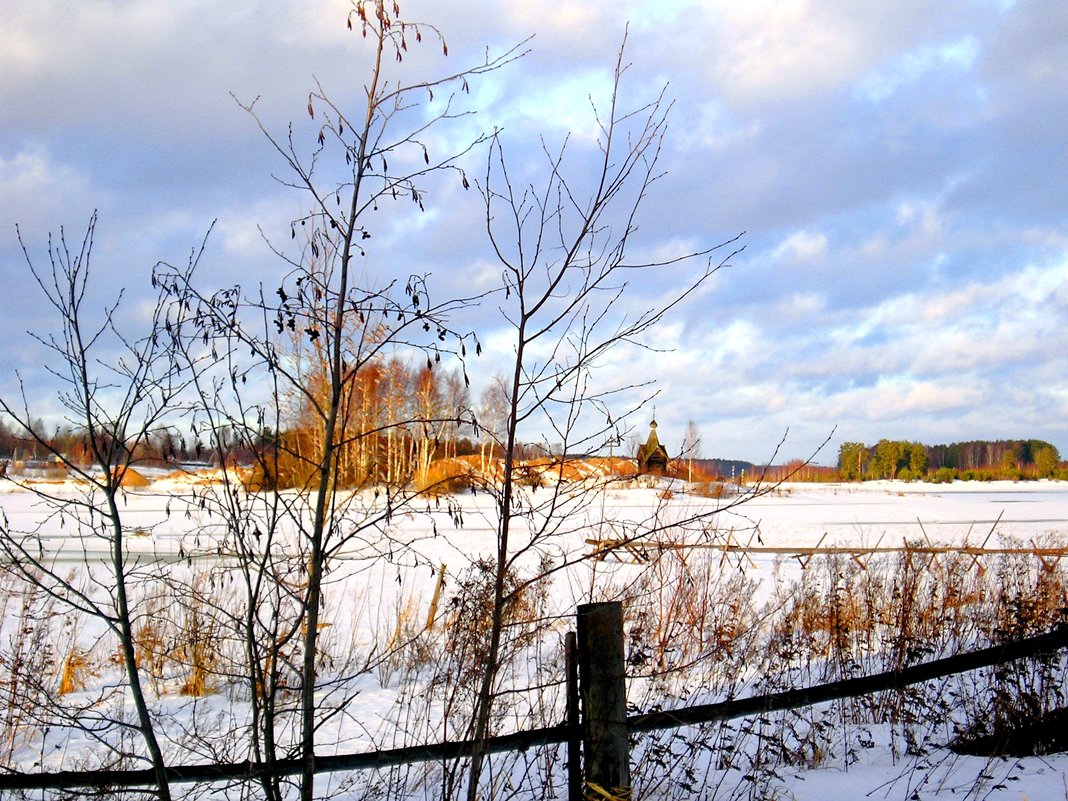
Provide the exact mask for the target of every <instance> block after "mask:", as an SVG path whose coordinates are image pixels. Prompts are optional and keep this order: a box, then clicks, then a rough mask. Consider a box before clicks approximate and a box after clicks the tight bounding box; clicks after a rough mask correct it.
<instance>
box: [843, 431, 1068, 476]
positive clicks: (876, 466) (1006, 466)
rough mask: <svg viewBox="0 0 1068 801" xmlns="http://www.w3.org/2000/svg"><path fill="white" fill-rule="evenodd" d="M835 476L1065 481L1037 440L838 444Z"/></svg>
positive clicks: (1053, 455) (1053, 452)
mask: <svg viewBox="0 0 1068 801" xmlns="http://www.w3.org/2000/svg"><path fill="white" fill-rule="evenodd" d="M837 472H838V478H839V479H840V480H842V481H865V480H874V479H890V478H896V479H899V480H902V481H935V482H949V481H955V480H957V479H960V480H962V481H993V480H1012V481H1018V480H1020V479H1039V478H1060V479H1068V465H1065V464H1063V463H1062V462H1061V457H1060V453H1059V452H1058V451H1057V448H1056V447H1055V446H1053V445H1051V444H1050V443H1048V442H1046V441H1045V440H1040V439H1007V440H972V441H970V442H954V443H952V444H950V445H926V444H924V443H921V442H908V441H904V440H889V439H881V440H879V442H877V443H876V444H875V445H866V444H865V443H863V442H844V443H842V445H841V447H840V448H839V449H838V471H837Z"/></svg>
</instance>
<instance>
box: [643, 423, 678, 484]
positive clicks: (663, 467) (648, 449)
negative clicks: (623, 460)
mask: <svg viewBox="0 0 1068 801" xmlns="http://www.w3.org/2000/svg"><path fill="white" fill-rule="evenodd" d="M636 458H637V460H638V472H639V473H655V474H657V475H664V474H665V473H666V472H667V466H668V461H669V460H670V457H669V456H668V452H667V448H665V447H664V446H663V445H661V444H660V437H658V436H657V434H656V417H655V416H654V417H653V421H652V422H651V423H650V424H649V438H648V439H647V440H645V444H644V445H639V446H638V453H637V456H636Z"/></svg>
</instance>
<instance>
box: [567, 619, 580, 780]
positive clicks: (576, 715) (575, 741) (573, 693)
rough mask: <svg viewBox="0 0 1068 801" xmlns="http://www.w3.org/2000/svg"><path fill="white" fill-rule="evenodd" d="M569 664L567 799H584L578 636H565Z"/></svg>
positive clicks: (572, 633) (568, 634)
mask: <svg viewBox="0 0 1068 801" xmlns="http://www.w3.org/2000/svg"><path fill="white" fill-rule="evenodd" d="M564 660H565V662H566V665H567V801H582V713H581V711H580V706H579V679H578V637H576V636H575V632H573V631H569V632H568V633H567V636H566V637H565V638H564Z"/></svg>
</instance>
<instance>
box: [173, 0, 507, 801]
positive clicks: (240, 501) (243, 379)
mask: <svg viewBox="0 0 1068 801" xmlns="http://www.w3.org/2000/svg"><path fill="white" fill-rule="evenodd" d="M399 14H400V12H399V8H398V7H397V4H396V3H386V2H382V0H356V2H354V3H353V7H352V11H351V12H350V14H349V20H348V24H349V27H350V28H352V29H354V30H356V31H358V32H359V33H360V34H361V35H362V36H363V37H364V38H365V39H366V40H367V41H368V42H369V43H370V46H371V66H370V69H369V72H368V75H367V81H366V83H365V85H364V94H363V101H362V102H360V103H358V104H356V107H354V108H349V107H346V106H344V105H343V104H340V103H336V102H335V101H334V100H333V99H332V97H331V95H330V94H329V93H328V92H327V91H326V90H325V89H324V88H323V87H322V86H321V85H320V86H317V88H316V89H315V90H314V91H312V92H311V93H310V95H309V98H308V106H307V112H308V114H309V115H310V117H311V118H312V119H313V120H315V121H316V122H317V123H318V130H317V131H316V133H315V139H314V140H313V142H314V143H313V144H312V145H311V146H310V147H306V146H305V144H304V143H302V142H300V141H298V139H297V137H295V135H294V134H293V133H292V129H291V130H290V133H289V134H288V135H286V136H283V137H279V136H276V135H275V134H273V133H272V132H270V131H269V130H268V129H267V127H266V125H265V124H264V123H263V122H262V121H261V120H260V118H259V116H258V115H257V112H256V108H255V103H250V104H243V108H244V109H245V110H246V111H247V112H248V113H249V114H250V115H251V116H252V118H253V119H254V120H255V122H256V124H257V125H258V126H259V128H260V129H261V131H262V132H263V134H264V136H265V137H266V139H267V141H268V143H269V144H270V145H271V147H273V148H274V150H275V151H276V153H277V154H278V155H279V156H280V157H281V159H282V161H283V162H284V164H285V165H286V167H287V168H288V172H287V174H286V177H285V178H283V179H282V180H283V182H284V183H286V184H287V185H289V186H291V187H293V188H294V189H296V190H297V191H298V192H299V193H300V194H301V196H302V201H303V203H304V204H305V205H306V207H307V208H308V209H309V211H308V212H307V213H306V214H305V215H304V216H302V217H301V218H299V219H297V220H295V221H294V223H293V227H292V229H293V230H292V238H291V241H293V242H294V243H296V244H297V249H296V251H295V252H294V251H293V250H292V249H291V248H290V249H288V250H287V249H285V248H283V247H282V246H281V245H279V244H276V243H270V244H271V247H272V249H273V250H274V252H275V253H276V254H277V255H278V256H279V257H280V258H281V259H282V261H283V263H285V264H286V265H288V269H289V273H288V275H287V278H286V280H285V281H284V282H283V284H282V285H281V286H279V287H277V289H276V290H275V291H274V292H267V291H264V290H262V289H261V290H259V291H258V292H256V291H253V292H251V293H247V294H246V293H245V292H243V291H242V290H241V289H240V288H236V287H235V288H233V289H230V290H226V291H223V292H218V293H214V294H212V295H205V294H202V293H200V292H199V291H198V290H197V288H196V286H195V285H194V284H193V283H192V281H190V280H186V279H185V278H184V275H183V274H174V275H171V276H168V277H167V278H166V279H165V280H166V283H167V285H168V286H169V287H170V289H171V291H172V292H173V293H174V295H175V297H177V298H178V299H179V300H180V305H181V307H182V308H190V309H192V310H193V311H192V319H191V329H190V331H189V333H190V334H191V336H189V337H188V338H187V339H186V340H185V345H184V350H183V352H184V353H185V355H186V357H187V359H188V361H189V363H190V365H192V364H193V362H194V361H195V360H196V358H197V353H198V349H199V348H203V347H207V346H210V347H212V348H215V349H216V350H217V352H218V353H219V354H222V356H221V358H220V359H219V360H217V362H216V363H215V364H212V365H210V366H209V367H208V368H207V369H202V370H200V371H198V372H197V377H196V379H195V383H196V387H197V389H198V392H199V398H198V400H197V402H196V404H195V405H196V409H197V413H196V417H197V422H198V424H199V425H200V426H201V429H200V430H201V432H203V433H205V434H206V435H207V436H213V435H214V433H215V432H217V431H218V430H219V428H220V427H227V426H236V427H238V428H240V429H242V431H243V433H242V435H241V438H242V440H243V441H244V442H245V443H246V444H247V445H249V446H258V450H257V453H258V454H259V455H258V457H257V461H258V473H259V475H261V476H262V479H263V487H265V488H268V489H275V488H277V487H278V486H279V485H280V482H281V481H282V480H283V479H284V478H285V476H284V475H283V472H284V471H283V470H282V465H283V464H289V465H293V466H294V471H293V472H294V473H295V477H296V480H295V482H294V484H295V486H296V487H297V488H298V489H300V490H302V492H301V493H299V494H298V495H297V496H296V498H286V499H284V500H283V499H281V498H280V497H279V496H278V494H277V493H274V494H268V495H265V496H264V498H263V499H262V500H259V501H250V500H249V499H248V497H247V496H246V495H244V494H243V493H242V490H243V489H244V488H243V487H240V486H236V485H227V487H226V488H225V491H224V493H223V495H222V496H220V498H219V499H218V501H217V502H216V505H217V508H218V509H219V511H220V512H221V513H222V514H224V515H225V516H226V519H227V520H229V521H230V524H229V527H230V536H231V537H232V539H233V547H234V549H235V550H236V551H237V552H238V553H239V554H240V555H241V563H242V573H243V578H242V581H243V584H244V587H245V595H246V598H245V605H246V612H245V620H244V621H243V623H242V625H243V626H244V628H245V633H244V638H245V641H246V649H247V659H248V663H249V664H248V675H247V676H246V681H247V682H248V683H249V686H250V688H251V692H252V695H253V697H254V698H258V699H260V701H259V703H260V709H259V711H258V712H257V713H256V714H255V715H254V717H255V720H254V722H253V726H254V727H255V728H257V729H258V734H256V735H255V736H254V738H253V739H254V750H255V753H254V758H255V759H256V760H257V761H258V762H260V763H261V764H263V765H265V766H266V767H267V770H266V771H264V774H263V775H266V776H270V774H271V771H270V765H271V764H272V763H273V762H274V761H275V760H277V759H278V758H280V757H283V756H288V755H290V754H294V753H295V755H297V756H299V758H300V760H301V763H302V772H301V775H300V778H299V783H300V794H301V798H302V799H311V798H312V796H313V789H314V781H313V779H314V774H315V748H316V739H317V732H318V731H319V730H320V729H321V728H322V726H323V725H324V723H325V722H326V721H327V720H329V719H330V717H332V716H333V715H337V714H340V713H341V711H342V710H343V708H344V706H345V702H346V701H347V700H348V697H347V696H345V697H336V696H337V694H338V693H343V692H344V691H343V690H341V689H338V688H339V686H340V684H338V683H335V684H333V685H331V687H329V688H325V689H324V688H323V687H322V686H320V685H319V683H318V682H317V680H316V676H317V672H318V669H319V668H318V662H319V660H320V658H321V656H322V654H321V649H320V643H319V631H320V628H321V623H322V622H323V619H322V612H323V609H324V602H323V594H324V588H325V586H326V581H325V576H326V573H327V572H328V571H329V570H330V569H331V564H332V560H333V559H334V557H335V555H337V554H338V553H339V552H341V551H342V550H344V549H347V550H346V553H347V556H348V558H350V559H352V558H353V557H352V550H353V549H354V548H356V549H357V553H358V555H360V556H362V557H366V561H367V562H368V563H370V562H371V561H373V560H374V559H376V558H385V557H386V555H387V554H389V553H392V552H393V549H394V544H393V543H392V542H391V541H390V540H389V538H388V535H387V534H386V533H385V529H386V528H387V527H388V524H389V521H390V519H391V517H392V515H393V514H395V513H396V512H397V510H398V509H400V508H403V507H404V505H405V504H407V503H409V502H410V501H411V499H412V498H413V497H415V496H414V494H413V493H412V491H411V490H410V489H406V488H404V487H402V486H399V485H400V484H401V478H402V477H401V476H399V475H397V466H398V463H397V461H396V460H395V459H394V458H393V454H389V453H387V457H386V458H387V461H388V464H387V466H386V470H385V472H386V474H387V475H388V476H389V478H390V483H391V484H393V485H394V487H395V488H396V489H395V491H394V490H388V489H387V492H386V493H385V497H384V499H381V500H380V501H375V502H367V501H365V500H364V499H363V497H362V496H360V495H359V494H357V493H353V492H349V491H343V490H351V489H354V488H358V487H359V486H360V483H366V482H369V481H370V480H371V474H372V471H364V472H363V473H362V474H361V473H360V472H359V471H356V475H359V476H361V477H360V478H359V480H358V482H357V483H356V485H355V487H354V486H353V484H352V483H350V484H349V485H348V486H344V485H345V481H344V480H343V476H344V475H345V474H346V472H345V470H344V465H345V464H346V461H347V460H349V459H350V457H351V455H352V454H356V456H355V457H352V458H356V459H357V460H359V459H360V458H362V457H361V456H359V454H367V453H369V452H370V451H371V449H372V448H371V445H372V443H374V442H377V441H378V439H379V438H382V437H384V438H385V440H386V442H387V446H388V448H389V449H390V450H393V449H394V448H395V445H396V443H397V442H398V441H403V439H404V437H405V433H404V432H406V431H408V432H411V431H414V430H415V429H419V434H418V436H420V437H421V444H420V459H419V463H420V465H421V467H422V469H423V471H424V472H425V470H426V467H427V465H428V462H429V460H430V458H431V457H432V455H433V445H434V443H435V442H436V441H437V439H439V438H440V436H441V434H442V432H443V431H445V430H446V429H447V427H448V426H449V425H455V424H456V418H457V415H456V414H455V410H446V409H442V408H441V404H440V403H439V402H438V400H439V398H438V396H439V395H440V393H439V392H438V391H437V371H438V370H439V369H440V368H439V367H438V364H439V363H440V361H441V359H442V357H443V356H452V357H456V358H459V359H460V360H461V365H462V364H463V362H462V360H463V357H464V355H465V354H466V353H467V351H468V349H469V348H470V349H472V350H477V349H479V346H478V344H477V341H476V340H474V338H473V336H470V335H468V334H465V333H463V332H458V331H456V330H454V329H453V327H452V326H451V324H450V322H449V319H450V315H452V314H453V313H455V312H456V311H457V310H459V309H462V308H464V307H465V306H467V305H469V304H470V303H472V302H473V301H474V299H461V298H455V297H454V298H447V299H445V300H444V301H441V302H435V301H434V300H433V296H432V293H431V287H430V285H429V282H428V280H427V278H426V276H423V275H411V276H409V277H408V278H407V280H402V279H389V278H386V277H382V276H380V277H377V278H376V277H372V278H371V279H370V280H369V281H368V285H361V284H360V283H359V281H358V280H357V277H358V276H359V275H360V273H361V269H360V265H362V259H363V257H364V256H365V255H366V253H367V251H368V250H369V249H370V248H371V247H373V245H374V243H375V241H376V240H375V239H374V238H373V236H374V234H375V233H377V231H376V228H375V223H374V220H375V217H374V214H375V212H377V211H378V210H379V209H380V208H391V209H393V210H395V211H397V212H398V213H401V211H400V207H398V205H397V204H399V203H404V204H406V205H405V206H404V207H403V208H404V209H406V210H415V209H417V210H420V211H421V210H422V209H423V208H424V206H425V203H426V202H427V186H426V185H427V183H428V182H429V181H431V180H432V179H434V178H435V176H448V175H452V176H453V177H454V178H455V180H456V181H458V182H459V183H461V184H462V185H463V186H465V187H468V186H470V183H469V181H468V178H467V176H466V174H465V173H464V171H463V169H462V168H461V167H460V164H459V160H460V159H461V157H462V156H464V155H465V154H466V153H467V152H469V151H470V150H471V149H472V148H473V147H475V146H477V145H478V144H480V143H481V142H484V141H485V140H484V138H482V137H477V138H475V139H474V140H473V141H472V142H470V143H468V144H467V146H465V147H461V148H459V149H458V150H456V151H453V152H449V153H446V154H444V155H440V154H436V153H431V151H430V149H429V147H428V145H427V142H428V141H429V140H430V138H431V135H430V133H431V129H432V128H434V127H435V126H436V125H439V124H441V123H444V122H447V121H449V120H450V119H453V118H454V117H456V116H457V115H458V114H459V113H460V112H454V111H453V104H452V102H446V103H445V105H444V109H443V110H438V111H432V112H431V113H430V116H429V118H427V119H421V118H419V117H418V115H415V114H413V111H414V109H416V108H417V107H419V106H421V105H423V104H425V103H427V102H428V101H429V100H432V99H433V98H434V94H435V92H438V93H442V92H450V91H466V90H467V88H468V82H469V81H471V80H473V79H475V78H476V77H477V76H479V75H484V74H486V73H488V72H491V71H493V70H496V69H499V68H500V67H501V66H503V65H504V64H506V63H508V62H509V61H510V60H512V59H513V58H516V57H518V56H519V55H520V53H519V51H518V50H512V51H509V52H507V53H504V54H501V55H500V56H496V57H494V56H488V55H487V57H486V59H485V61H484V62H482V63H480V64H478V65H476V66H474V67H472V68H467V69H461V70H459V71H456V72H452V73H449V74H447V75H445V76H443V77H441V78H438V79H431V80H426V81H419V82H415V83H401V82H398V81H396V80H393V79H392V78H391V77H390V74H389V66H388V65H390V64H393V63H396V62H400V61H403V60H404V58H405V54H406V53H407V51H408V48H409V45H414V44H415V43H416V42H421V41H436V42H437V43H438V44H439V45H441V47H442V49H443V51H444V52H445V53H446V54H447V49H446V48H445V46H444V39H443V38H442V36H441V34H440V33H439V32H438V30H437V29H436V28H434V27H433V26H430V25H425V24H421V23H413V22H410V21H407V20H404V19H402V18H401V17H400V15H399ZM413 121H415V122H414V126H415V127H406V126H410V125H412V124H413ZM298 229H299V230H301V231H304V232H307V233H306V234H305V236H304V237H303V238H298V237H297V231H298ZM291 247H292V246H291ZM275 298H277V300H275ZM272 327H273V331H272ZM187 328H188V327H187ZM287 331H288V332H290V333H291V334H294V335H295V336H296V337H297V338H298V339H299V340H300V341H301V342H302V347H301V348H299V349H298V350H297V352H296V353H294V351H293V350H291V349H290V350H287V349H286V347H285V346H284V336H285V333H286V332H287ZM398 353H399V354H404V355H406V356H410V357H413V358H414V357H415V354H418V357H419V358H421V359H424V360H425V362H426V366H425V368H422V369H423V381H422V382H421V384H420V385H421V386H423V387H424V388H425V389H426V390H427V392H426V401H427V402H426V403H425V404H423V407H422V408H417V409H414V410H412V409H409V410H408V412H407V413H405V412H404V410H402V409H398V408H397V406H396V405H393V404H391V405H390V406H389V407H388V408H387V409H386V410H384V414H376V415H373V416H372V415H371V414H369V409H368V404H367V403H366V402H364V401H362V400H361V395H360V392H361V390H360V387H361V385H362V383H361V382H364V380H365V379H366V377H367V375H368V371H370V370H376V371H378V370H385V371H384V373H383V380H385V381H386V382H390V383H392V382H393V381H395V379H397V378H398V377H399V375H398V371H397V370H395V369H392V368H388V369H387V368H386V367H385V365H387V364H389V363H390V360H391V359H392V360H395V359H396V357H397V354H398ZM246 354H251V357H249V356H247V355H246ZM461 370H462V372H461V375H462V377H463V381H464V383H465V384H466V383H467V381H468V379H467V373H466V370H465V369H463V368H462V367H461ZM247 386H253V387H267V388H268V389H269V395H268V397H265V398H262V399H251V398H252V395H251V394H250V393H249V391H248V390H247V389H246V387H247ZM431 390H433V391H431ZM286 399H288V404H289V407H290V408H291V409H293V408H299V409H300V410H301V414H302V417H303V422H302V424H301V426H299V428H298V427H295V426H293V423H292V418H291V417H289V418H287V416H286V415H285V413H284V411H283V407H284V406H285V403H283V401H284V400H286ZM268 423H269V424H270V425H269V426H268V427H270V428H272V429H273V431H274V432H275V435H274V436H273V438H272V439H271V440H270V441H269V442H266V443H264V442H257V439H258V435H259V432H260V431H261V430H262V429H263V428H264V427H265V425H266V424H268ZM461 424H463V423H462V421H461ZM375 496H376V497H377V496H378V493H375ZM250 503H255V504H257V505H258V506H259V508H258V510H257V513H256V514H255V515H250V514H249V510H248V505H249V504H250ZM293 531H295V532H297V537H296V542H291V541H288V540H286V538H287V537H290V535H288V534H286V532H293ZM290 538H291V537H290ZM279 546H290V547H295V549H296V550H295V551H293V552H292V553H291V554H290V555H289V556H288V557H287V558H284V559H282V560H281V561H279V557H278V555H277V553H276V552H275V551H277V549H278V547H279ZM272 549H274V550H272ZM361 549H362V550H361ZM293 654H299V656H298V657H297V658H296V660H294V658H293V656H292V655H293ZM283 656H286V657H288V658H289V659H290V661H291V662H293V661H296V663H297V664H298V668H297V673H298V677H297V678H298V680H299V700H298V705H297V708H289V707H286V706H285V705H284V704H279V703H278V702H277V699H279V698H281V695H280V693H279V690H280V688H281V683H280V677H279V676H278V675H277V671H278V665H279V664H280V663H281V662H282V658H283ZM321 696H322V697H321ZM323 697H330V698H332V699H333V700H330V701H329V702H326V701H324V700H323ZM293 716H295V717H296V719H297V723H296V724H295V725H296V730H297V732H298V734H297V736H296V738H295V740H294V742H293V743H291V744H286V743H283V742H280V740H279V733H280V732H281V731H283V730H284V729H285V726H284V722H285V721H286V720H290V719H291V718H292V717H293ZM264 790H265V792H266V793H267V794H268V795H269V797H271V798H280V797H281V795H282V791H281V788H280V785H279V783H278V781H277V779H265V781H264Z"/></svg>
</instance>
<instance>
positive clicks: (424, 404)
mask: <svg viewBox="0 0 1068 801" xmlns="http://www.w3.org/2000/svg"><path fill="white" fill-rule="evenodd" d="M305 357H306V354H305ZM308 362H310V364H308V363H307V362H306V364H305V367H306V368H307V370H306V373H305V384H304V388H305V390H306V392H304V393H303V394H301V395H300V396H293V397H289V398H285V399H282V402H281V406H282V407H284V408H282V409H280V410H279V412H278V415H277V417H276V420H277V421H278V422H277V425H276V426H274V427H271V426H266V425H265V426H262V427H260V428H258V429H257V428H251V427H247V426H243V425H240V424H237V425H233V426H230V427H226V426H217V427H215V429H214V430H213V432H212V433H211V435H210V436H209V435H207V434H206V433H204V434H201V433H200V432H198V431H196V430H188V429H187V430H185V431H179V430H178V429H177V428H176V427H167V428H161V429H159V430H158V431H153V432H151V433H150V434H149V435H147V436H144V437H141V438H140V439H138V440H137V441H135V442H127V443H124V449H125V450H126V452H127V453H128V456H129V463H130V464H133V465H138V466H147V467H167V466H172V467H174V466H178V465H182V464H212V465H216V466H221V465H237V466H246V467H248V466H252V467H256V468H257V473H258V478H257V479H256V482H257V484H259V485H260V486H269V487H273V488H284V487H301V486H303V485H304V483H305V482H306V481H307V480H308V478H309V476H310V475H311V473H312V472H313V471H314V468H315V466H316V463H317V459H318V458H319V454H320V453H321V447H322V443H321V442H320V441H319V438H318V437H317V436H316V433H315V432H317V431H318V430H319V429H320V428H321V425H317V423H319V422H320V421H318V420H317V417H318V416H319V415H320V414H321V413H322V409H323V408H324V399H325V398H326V396H327V394H328V392H329V386H328V385H327V383H326V379H325V372H324V371H323V370H322V369H319V365H316V364H315V360H314V359H311V360H308ZM508 390H509V387H508V385H507V382H505V381H504V380H503V379H501V378H494V379H493V380H492V381H491V382H490V384H489V386H488V387H487V388H486V390H485V391H484V392H483V393H482V395H481V396H480V398H479V399H478V401H477V402H475V401H473V400H472V398H471V394H470V391H469V388H468V385H467V382H466V381H465V380H464V377H463V374H462V372H460V371H459V370H456V371H450V370H446V369H442V368H440V367H431V366H429V365H424V366H419V367H412V366H410V365H409V364H407V363H405V362H403V361H402V360H400V359H399V358H391V359H378V360H372V361H371V362H370V363H369V364H367V365H364V366H363V367H362V368H361V369H360V370H358V371H353V372H351V373H349V374H348V375H346V376H345V379H344V382H343V389H342V408H341V410H340V415H339V421H338V427H339V432H340V435H339V439H340V441H341V443H342V444H341V445H340V447H339V448H338V449H337V455H336V460H337V468H336V469H337V480H338V482H339V485H340V486H349V487H355V486H362V485H365V484H368V483H383V484H394V485H396V484H405V483H407V482H409V481H413V480H415V481H416V482H419V481H425V480H426V477H427V474H428V471H429V469H430V465H431V464H432V463H433V462H434V461H436V460H439V459H443V458H449V457H457V456H469V455H472V454H478V455H479V456H480V457H481V459H482V461H483V464H488V462H489V461H490V460H492V459H493V458H495V457H499V456H500V455H501V447H500V444H499V443H500V442H501V439H502V437H503V430H504V425H505V423H506V415H507V403H508ZM104 444H105V443H103V442H101V443H97V447H96V448H95V449H94V447H93V443H92V442H91V441H90V440H89V438H88V436H87V435H86V433H85V432H84V431H80V430H77V429H74V428H71V427H69V426H52V427H49V426H48V425H47V424H46V423H44V422H43V421H42V420H41V419H39V418H38V419H32V420H31V421H30V423H29V426H28V427H22V426H17V425H14V424H11V423H9V422H8V421H5V420H4V419H3V418H0V463H10V464H11V465H12V466H13V467H15V468H17V469H21V468H24V467H47V466H48V463H50V462H53V461H55V460H56V459H55V457H56V456H59V457H60V458H61V459H62V460H64V461H66V462H68V463H70V464H72V465H76V466H86V467H89V466H92V465H95V464H96V459H95V457H94V451H95V452H103V451H105V450H106V449H105V448H104V447H101V446H103V445H104ZM544 455H546V449H545V448H544V447H543V446H540V445H528V444H524V443H518V444H517V446H516V456H517V458H519V459H521V460H522V459H533V458H537V457H541V456H544Z"/></svg>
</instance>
